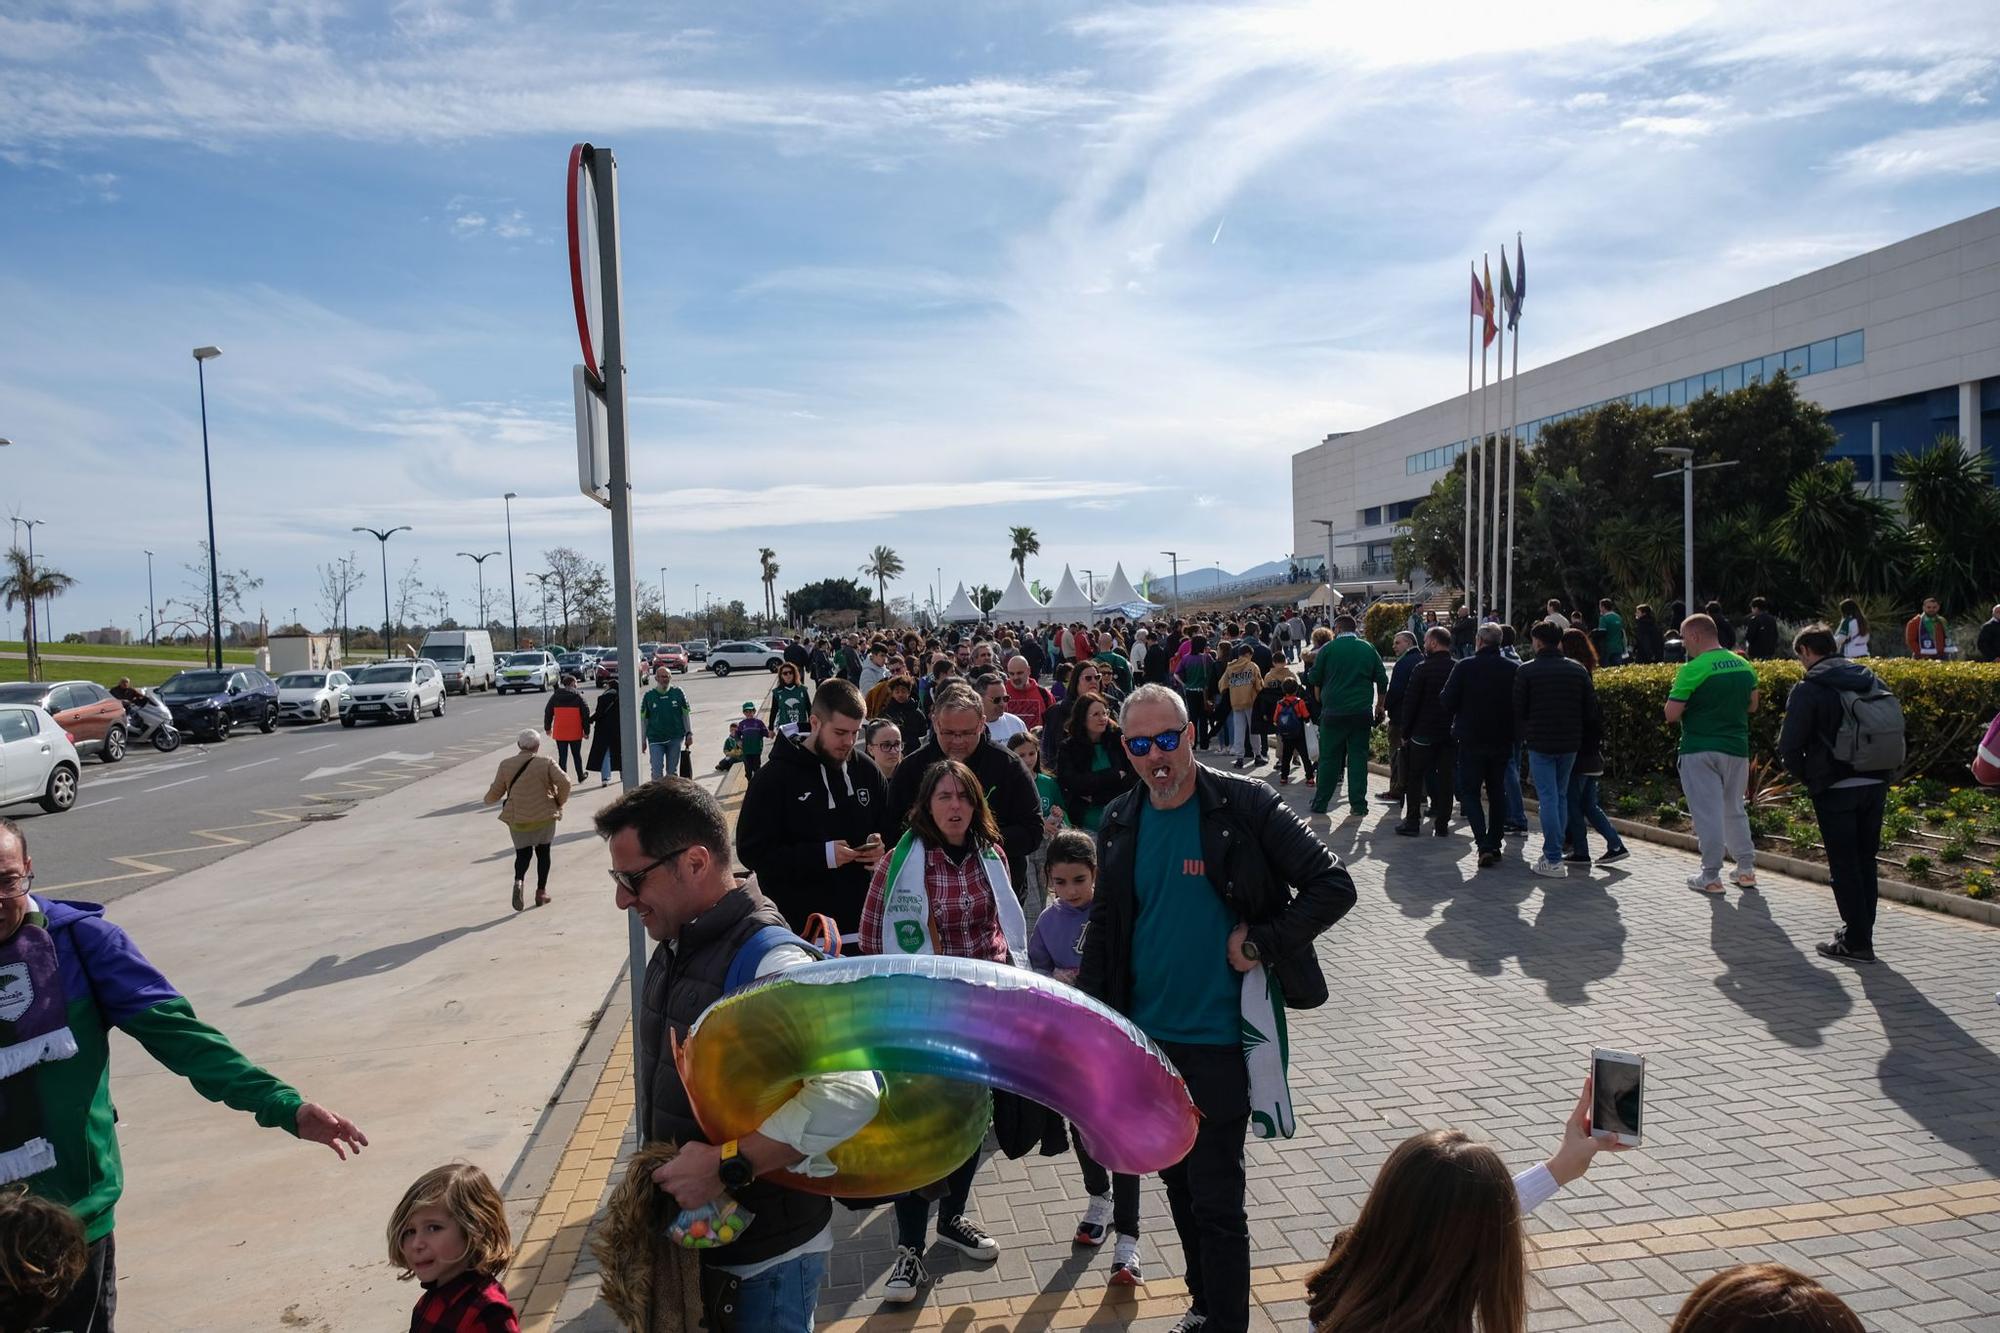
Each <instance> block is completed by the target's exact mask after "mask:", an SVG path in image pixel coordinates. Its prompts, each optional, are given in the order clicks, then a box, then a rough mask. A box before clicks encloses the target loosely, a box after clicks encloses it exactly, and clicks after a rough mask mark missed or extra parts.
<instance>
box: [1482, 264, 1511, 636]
mask: <svg viewBox="0 0 2000 1333" xmlns="http://www.w3.org/2000/svg"><path fill="white" fill-rule="evenodd" d="M1500 264H1501V267H1503V268H1504V267H1506V264H1507V252H1506V251H1504V250H1503V251H1501V252H1500ZM1501 290H1503V291H1504V290H1506V284H1505V283H1502V284H1501ZM1499 338H1500V345H1499V346H1498V347H1496V348H1494V349H1493V399H1494V402H1493V549H1492V551H1490V552H1489V553H1488V555H1487V559H1488V562H1489V563H1490V564H1491V566H1492V569H1493V573H1492V575H1491V577H1489V578H1488V579H1487V583H1486V586H1487V587H1489V588H1491V589H1492V597H1493V603H1494V605H1495V606H1498V605H1499V604H1500V493H1501V489H1502V488H1501V484H1500V483H1501V480H1502V469H1501V467H1500V447H1501V430H1502V428H1503V425H1504V423H1505V422H1506V419H1507V410H1506V409H1507V379H1506V375H1505V371H1506V369H1507V320H1506V311H1505V310H1504V309H1503V310H1502V311H1501V319H1500V330H1499Z"/></svg>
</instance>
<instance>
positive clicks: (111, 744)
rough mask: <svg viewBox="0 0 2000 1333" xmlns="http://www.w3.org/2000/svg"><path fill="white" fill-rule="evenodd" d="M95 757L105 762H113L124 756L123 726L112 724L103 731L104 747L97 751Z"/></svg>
mask: <svg viewBox="0 0 2000 1333" xmlns="http://www.w3.org/2000/svg"><path fill="white" fill-rule="evenodd" d="M97 757H98V758H99V759H102V760H103V761H104V762H105V763H107V764H115V763H117V762H118V761H119V760H120V759H123V758H124V757H125V728H123V727H121V726H115V725H114V726H113V727H112V728H111V730H109V731H107V732H105V733H104V747H103V748H102V749H100V750H99V751H98V752H97Z"/></svg>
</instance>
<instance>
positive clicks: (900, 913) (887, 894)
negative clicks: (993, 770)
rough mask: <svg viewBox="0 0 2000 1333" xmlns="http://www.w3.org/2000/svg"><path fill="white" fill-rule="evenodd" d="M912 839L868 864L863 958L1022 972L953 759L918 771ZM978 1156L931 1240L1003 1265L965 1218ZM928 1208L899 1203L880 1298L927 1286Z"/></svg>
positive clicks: (1021, 954) (1005, 890)
mask: <svg viewBox="0 0 2000 1333" xmlns="http://www.w3.org/2000/svg"><path fill="white" fill-rule="evenodd" d="M909 821H910V827H909V831H908V832H907V833H905V834H904V835H903V836H902V839H901V840H900V841H899V842H897V844H896V848H895V850H894V851H893V852H891V853H890V854H889V855H888V856H886V857H883V858H882V859H881V860H880V861H878V862H876V864H875V875H874V878H873V880H872V881H871V882H870V883H869V885H868V901H867V903H866V904H865V905H864V906H863V907H862V909H861V952H862V953H864V954H881V953H886V954H893V955H909V954H940V955H944V956H946V957H952V958H979V959H984V960H985V961H987V962H992V963H1015V964H1017V965H1019V964H1020V963H1021V962H1022V961H1023V960H1025V958H1026V955H1027V924H1026V922H1025V920H1024V919H1023V916H1022V912H1021V903H1020V900H1019V899H1018V898H1016V897H1015V894H1014V886H1013V884H1012V883H1011V881H1010V880H1009V877H1008V873H1007V855H1006V852H1005V850H1004V849H1003V848H1002V847H1001V844H1000V827H999V825H998V824H996V823H995V822H994V819H993V811H992V810H991V809H990V808H989V807H988V806H987V804H986V795H985V793H984V792H982V791H981V790H980V787H979V780H978V779H977V778H975V777H974V776H973V775H972V770H971V769H969V768H967V767H966V766H965V765H964V764H961V763H960V762H958V761H957V760H956V759H940V760H938V761H937V762H936V763H934V764H932V765H931V766H930V767H929V768H928V769H926V770H925V771H924V775H923V779H922V781H921V782H919V783H918V785H917V799H916V803H915V804H914V805H913V806H912V807H911V808H910V811H909ZM978 1170H979V1154H978V1153H977V1152H974V1153H973V1155H972V1156H971V1157H969V1158H967V1159H966V1161H965V1162H964V1164H962V1165H961V1166H959V1167H958V1168H957V1169H956V1170H954V1171H953V1172H952V1173H951V1174H950V1175H949V1176H947V1177H945V1180H944V1182H943V1184H944V1196H943V1198H942V1199H940V1200H939V1201H938V1224H937V1234H938V1239H939V1240H941V1241H943V1242H944V1243H945V1244H947V1245H949V1246H951V1247H952V1248H953V1249H955V1250H958V1251H959V1252H960V1253H962V1254H966V1255H968V1256H970V1257H972V1258H974V1259H978V1260H981V1261H985V1262H990V1261H992V1260H994V1259H997V1258H999V1257H1000V1246H999V1245H998V1244H996V1243H995V1242H994V1240H993V1238H992V1237H991V1236H988V1235H987V1234H986V1233H985V1232H984V1231H982V1230H980V1229H979V1227H978V1225H977V1224H976V1223H974V1222H973V1220H972V1218H971V1217H970V1216H969V1215H968V1213H967V1211H966V1210H967V1209H968V1208H969V1207H970V1206H971V1202H972V1178H973V1176H974V1174H975V1173H976V1172H977V1171H978ZM930 1207H931V1205H930V1200H929V1199H928V1198H926V1197H925V1195H924V1194H923V1193H913V1194H905V1195H903V1196H902V1197H901V1198H899V1199H897V1200H896V1262H895V1265H894V1266H893V1267H892V1268H891V1269H890V1271H889V1282H888V1285H887V1287H886V1288H885V1289H884V1291H883V1299H884V1300H888V1301H893V1302H897V1303H903V1302H907V1301H911V1300H914V1299H915V1298H916V1296H917V1293H918V1292H919V1291H920V1290H921V1289H922V1288H923V1287H924V1286H926V1285H927V1284H928V1283H929V1282H930V1280H931V1279H930V1272H929V1270H927V1269H926V1268H925V1267H924V1261H923V1255H924V1248H925V1242H926V1239H927V1235H928V1232H929V1230H930Z"/></svg>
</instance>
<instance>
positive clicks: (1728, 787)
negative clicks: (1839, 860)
mask: <svg viewBox="0 0 2000 1333" xmlns="http://www.w3.org/2000/svg"><path fill="white" fill-rule="evenodd" d="M1681 642H1682V643H1684V644H1686V645H1687V653H1688V660H1687V661H1686V662H1685V663H1683V664H1682V665H1681V669H1680V670H1679V671H1678V672H1676V673H1675V675H1674V684H1673V688H1672V689H1670V690H1669V691H1667V721H1669V722H1678V723H1680V724H1681V760H1680V769H1681V791H1682V792H1683V793H1685V794H1686V796H1687V803H1688V815H1689V817H1690V818H1692V819H1693V820H1694V833H1695V838H1696V839H1697V840H1698V841H1699V842H1700V843H1701V873H1699V874H1696V875H1690V876H1688V887H1689V888H1691V889H1699V890H1700V891H1701V892H1703V893H1718V894H1719V893H1723V892H1725V890H1724V889H1723V886H1722V856H1723V853H1724V852H1725V851H1726V852H1727V853H1728V854H1729V856H1730V857H1731V858H1732V859H1733V860H1734V861H1735V862H1736V871H1735V873H1734V874H1732V875H1731V876H1730V877H1729V878H1730V882H1731V883H1733V884H1735V885H1736V887H1737V888H1739V889H1754V888H1756V887H1757V849H1756V845H1755V844H1754V843H1752V842H1751V840H1750V814H1749V811H1748V810H1747V809H1746V808H1745V807H1744V804H1743V789H1744V786H1745V785H1746V784H1747V783H1748V782H1749V779H1750V714H1751V713H1752V712H1754V711H1755V710H1756V708H1757V671H1756V668H1754V667H1752V666H1751V665H1750V664H1749V663H1748V662H1746V661H1744V660H1743V659H1742V658H1740V657H1738V656H1737V655H1736V654H1735V653H1732V652H1730V651H1728V650H1727V649H1725V648H1724V647H1723V646H1722V643H1721V640H1720V639H1718V638H1717V637H1716V633H1715V622H1714V621H1713V620H1710V619H1709V618H1708V617H1707V616H1704V615H1692V616H1689V617H1688V618H1687V619H1686V620H1684V621H1682V622H1681Z"/></svg>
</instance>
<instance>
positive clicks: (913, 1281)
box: [882, 1245, 931, 1305]
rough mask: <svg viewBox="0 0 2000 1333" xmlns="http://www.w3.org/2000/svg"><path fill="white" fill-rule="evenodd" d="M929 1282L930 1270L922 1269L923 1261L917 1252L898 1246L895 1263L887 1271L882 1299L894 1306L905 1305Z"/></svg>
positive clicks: (907, 1247)
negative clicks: (887, 1275) (886, 1280)
mask: <svg viewBox="0 0 2000 1333" xmlns="http://www.w3.org/2000/svg"><path fill="white" fill-rule="evenodd" d="M930 1282H931V1275H930V1270H929V1269H927V1268H925V1267H924V1261H923V1260H922V1259H921V1258H919V1257H918V1255H917V1252H916V1251H915V1250H913V1249H911V1248H910V1247H909V1246H907V1245H898V1246H897V1247H896V1263H895V1266H894V1267H892V1268H891V1269H890V1270H889V1281H888V1283H887V1284H886V1285H884V1286H883V1288H882V1299H883V1300H885V1301H889V1302H891V1303H892V1304H895V1305H907V1304H909V1303H910V1302H911V1301H913V1300H915V1299H916V1298H917V1293H918V1292H919V1291H922V1290H923V1289H924V1288H925V1287H927V1286H929V1285H930Z"/></svg>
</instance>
